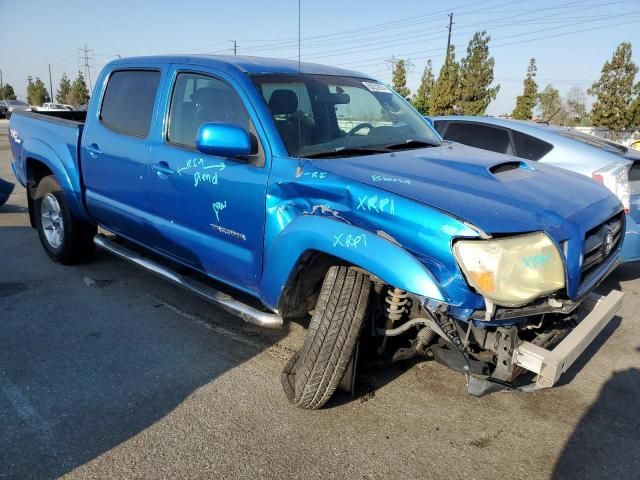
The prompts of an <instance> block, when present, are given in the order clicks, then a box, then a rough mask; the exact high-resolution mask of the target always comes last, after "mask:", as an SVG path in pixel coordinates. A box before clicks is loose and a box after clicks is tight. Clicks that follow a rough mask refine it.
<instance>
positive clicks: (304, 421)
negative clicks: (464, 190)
mask: <svg viewBox="0 0 640 480" xmlns="http://www.w3.org/2000/svg"><path fill="white" fill-rule="evenodd" d="M6 129H7V123H6V121H0V178H3V179H6V180H10V181H13V180H14V179H13V175H12V174H11V169H10V158H11V155H10V151H9V147H8V141H7V137H6ZM25 207H26V198H25V193H24V190H23V189H22V188H21V187H19V186H17V187H16V190H15V192H14V193H13V195H12V196H11V198H10V199H9V202H8V203H7V205H5V206H4V207H0V478H20V479H22V478H52V477H58V476H68V477H69V478H143V477H146V478H159V477H162V478H185V477H207V478H305V479H315V478H318V479H328V478H340V479H351V478H464V479H496V478H509V479H516V478H522V479H525V478H526V479H529V478H581V479H584V478H598V479H599V478H629V479H631V478H634V479H635V478H638V477H639V476H640V454H639V452H640V420H639V413H640V409H639V405H640V335H639V333H638V328H639V315H640V268H639V267H637V266H625V267H623V268H620V269H619V270H618V271H617V272H615V273H614V274H613V276H612V277H611V278H610V279H608V281H607V282H606V285H604V286H603V289H604V290H606V289H611V288H621V289H622V290H623V291H624V292H625V294H626V296H625V301H624V305H623V307H622V310H621V311H620V312H619V316H618V317H616V318H615V319H614V321H613V322H612V323H611V324H610V325H609V326H608V327H607V328H606V329H605V331H603V332H602V334H601V335H600V336H599V337H598V338H597V340H596V342H595V343H594V344H593V345H592V346H591V347H590V348H589V349H588V350H587V352H586V353H585V355H583V357H581V359H580V360H579V361H578V363H577V364H576V365H574V367H572V369H571V370H570V371H569V372H568V373H567V374H566V375H565V377H563V379H562V380H561V382H560V385H559V386H557V387H555V388H552V389H548V390H542V391H538V392H534V393H497V394H493V395H489V396H486V397H483V398H475V397H471V396H469V395H467V394H466V392H465V388H464V378H463V376H461V375H459V374H456V373H454V372H452V371H450V370H448V369H446V368H445V367H443V366H441V365H438V364H436V363H434V362H426V363H421V364H414V365H411V366H410V367H407V366H397V367H394V368H392V369H389V370H385V371H376V370H375V369H371V368H369V369H365V370H364V372H363V374H362V375H360V376H359V378H358V385H359V391H360V395H359V396H358V397H356V398H352V397H350V396H348V395H346V394H343V393H339V394H338V395H336V397H335V398H334V399H333V400H332V401H331V402H330V403H329V404H328V405H327V407H326V408H324V409H323V410H320V411H302V410H298V409H296V408H294V407H292V406H291V405H290V404H289V403H288V402H287V400H286V398H285V396H284V394H283V392H282V389H281V386H280V383H279V375H280V371H281V369H282V367H283V365H284V363H285V362H286V360H287V359H288V358H289V357H290V355H291V354H292V353H293V351H294V350H295V349H296V348H298V347H299V346H300V345H301V343H302V340H303V337H304V328H303V326H300V325H297V324H289V325H287V326H286V327H285V328H284V329H283V330H282V331H278V332H266V331H261V330H258V329H257V328H254V327H251V326H247V325H245V324H244V323H242V322H241V321H240V320H238V319H236V318H234V317H232V316H230V315H228V314H227V313H225V312H223V311H221V310H219V309H217V308H215V307H212V306H211V305H210V304H208V303H206V302H204V301H201V300H199V299H198V298H196V297H194V296H193V295H191V294H189V293H188V292H185V291H182V290H180V289H177V288H175V287H173V286H172V285H169V284H168V283H166V282H164V281H163V280H161V279H158V278H156V277H154V276H152V275H150V274H148V273H146V272H144V271H142V270H139V269H137V268H135V267H133V266H131V265H129V264H127V263H125V262H123V261H121V260H118V259H116V258H113V257H111V256H109V255H106V254H104V253H98V254H97V255H96V258H95V260H94V261H92V262H91V263H88V264H84V265H79V266H75V267H65V266H61V265H58V264H55V263H53V262H51V261H50V260H49V258H48V257H47V256H46V255H45V253H44V251H43V249H42V248H41V246H40V244H39V241H38V238H37V234H36V232H35V231H34V230H32V229H31V228H30V227H29V226H28V223H29V222H28V217H27V213H26V208H25Z"/></svg>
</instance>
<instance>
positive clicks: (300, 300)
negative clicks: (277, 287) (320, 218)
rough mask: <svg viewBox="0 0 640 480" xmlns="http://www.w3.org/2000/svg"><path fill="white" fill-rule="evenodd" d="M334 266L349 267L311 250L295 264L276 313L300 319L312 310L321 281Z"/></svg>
mask: <svg viewBox="0 0 640 480" xmlns="http://www.w3.org/2000/svg"><path fill="white" fill-rule="evenodd" d="M335 265H345V266H351V265H350V264H349V263H348V262H345V261H344V260H342V259H341V258H338V257H334V256H333V255H329V254H328V253H324V252H319V251H316V250H311V251H307V252H305V253H304V254H303V255H302V256H301V257H300V258H299V259H298V262H297V263H296V265H295V267H294V268H293V271H292V273H291V275H289V279H288V280H287V283H286V284H285V286H284V288H283V290H282V295H281V296H280V301H279V304H278V311H279V312H280V315H281V316H282V317H283V318H300V317H303V316H305V315H307V312H308V311H309V310H310V309H312V308H313V306H314V305H315V301H316V296H317V294H318V292H319V291H320V287H321V286H322V281H323V280H324V277H325V275H326V274H327V271H328V270H329V268H331V267H332V266H335Z"/></svg>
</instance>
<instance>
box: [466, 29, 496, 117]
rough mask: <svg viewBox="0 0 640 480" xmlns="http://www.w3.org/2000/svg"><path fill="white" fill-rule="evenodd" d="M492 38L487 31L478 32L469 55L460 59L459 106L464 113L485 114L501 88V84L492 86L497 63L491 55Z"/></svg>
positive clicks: (469, 46)
mask: <svg viewBox="0 0 640 480" xmlns="http://www.w3.org/2000/svg"><path fill="white" fill-rule="evenodd" d="M490 39H491V37H489V36H488V35H487V32H484V31H483V32H476V33H475V34H474V35H473V38H472V39H471V40H470V41H469V45H468V46H467V56H466V57H464V58H463V59H462V60H461V61H460V78H459V80H458V82H459V87H458V89H459V92H458V103H457V106H458V107H459V113H461V114H463V115H483V114H484V112H485V111H486V110H487V107H488V106H489V103H491V101H492V100H495V98H496V95H497V94H498V91H499V90H500V85H496V86H495V87H491V86H490V85H491V84H492V83H493V67H494V64H495V61H494V59H493V57H490V56H489V40H490Z"/></svg>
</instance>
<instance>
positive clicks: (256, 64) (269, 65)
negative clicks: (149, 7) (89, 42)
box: [108, 54, 372, 79]
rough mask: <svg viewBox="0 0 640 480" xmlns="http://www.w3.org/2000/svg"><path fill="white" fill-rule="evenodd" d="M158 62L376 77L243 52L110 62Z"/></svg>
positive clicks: (113, 64) (134, 58)
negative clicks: (239, 53)
mask: <svg viewBox="0 0 640 480" xmlns="http://www.w3.org/2000/svg"><path fill="white" fill-rule="evenodd" d="M158 63H165V64H168V63H180V64H191V65H201V66H210V67H217V68H222V69H229V68H233V69H235V70H237V71H240V72H242V73H250V74H258V73H298V72H299V71H300V72H302V73H310V74H317V75H341V76H352V77H359V78H368V79H370V78H372V77H370V76H369V75H365V74H364V73H360V72H355V71H353V70H347V69H343V68H336V67H329V66H327V65H321V64H318V63H309V62H301V63H300V68H298V61H297V60H285V59H280V58H267V57H249V56H242V55H197V54H194V55H154V56H145V57H128V58H123V59H121V60H114V61H112V62H110V63H109V65H108V66H109V68H114V67H116V66H119V65H122V66H125V65H127V66H128V65H140V66H142V65H149V64H156V65H157V64H158Z"/></svg>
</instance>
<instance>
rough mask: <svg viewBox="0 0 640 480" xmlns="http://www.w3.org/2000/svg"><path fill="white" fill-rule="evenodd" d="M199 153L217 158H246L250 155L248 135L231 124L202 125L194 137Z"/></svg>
mask: <svg viewBox="0 0 640 480" xmlns="http://www.w3.org/2000/svg"><path fill="white" fill-rule="evenodd" d="M196 148H197V149H198V151H199V152H202V153H206V154H208V155H216V156H219V157H227V158H235V157H246V156H247V155H250V154H251V138H250V137H249V133H248V132H247V131H246V130H245V129H244V128H242V127H240V126H238V125H233V124H231V123H203V124H202V125H200V128H199V129H198V133H197V135H196Z"/></svg>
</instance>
